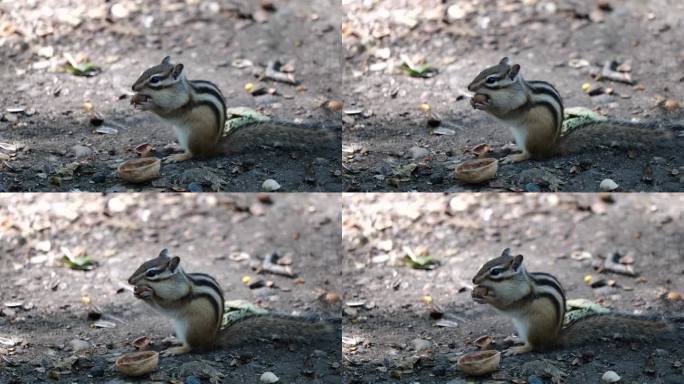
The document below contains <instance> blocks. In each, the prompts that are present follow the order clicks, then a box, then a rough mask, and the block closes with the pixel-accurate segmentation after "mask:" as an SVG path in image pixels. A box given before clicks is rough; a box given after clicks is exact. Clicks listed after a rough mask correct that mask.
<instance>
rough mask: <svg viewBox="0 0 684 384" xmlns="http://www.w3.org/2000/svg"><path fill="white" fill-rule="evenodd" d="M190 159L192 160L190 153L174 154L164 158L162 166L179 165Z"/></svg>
mask: <svg viewBox="0 0 684 384" xmlns="http://www.w3.org/2000/svg"><path fill="white" fill-rule="evenodd" d="M190 159H192V153H190V152H183V153H176V154H174V155H170V156H167V157H165V158H164V164H173V163H180V162H181V161H185V160H190Z"/></svg>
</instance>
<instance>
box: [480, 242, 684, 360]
mask: <svg viewBox="0 0 684 384" xmlns="http://www.w3.org/2000/svg"><path fill="white" fill-rule="evenodd" d="M522 262H523V256H522V255H517V256H511V250H510V249H509V248H506V249H505V250H504V251H503V253H502V254H501V256H500V257H497V258H495V259H492V260H490V261H488V262H487V263H485V264H484V265H483V266H482V267H481V268H480V270H479V271H478V272H477V274H476V275H475V277H473V284H475V287H474V288H473V292H472V298H473V300H474V301H475V302H477V303H485V304H489V305H491V306H493V307H494V308H496V309H497V310H498V311H499V312H502V313H503V314H505V315H507V316H509V317H511V318H512V320H513V325H514V326H515V329H516V331H517V332H518V336H519V338H520V340H522V341H523V342H524V344H523V345H522V346H515V347H512V348H510V349H508V350H506V351H505V354H506V355H515V354H521V353H526V352H530V351H533V350H545V349H549V348H553V347H563V346H571V345H579V344H583V343H586V342H591V341H592V340H595V339H596V338H597V336H600V335H612V334H614V333H616V332H619V333H621V334H622V335H623V336H626V337H637V336H638V335H643V336H656V335H659V334H664V333H665V332H667V331H671V330H673V328H672V324H670V323H668V322H666V321H662V320H653V319H650V318H647V317H644V316H634V315H627V314H619V313H605V314H603V313H601V314H595V315H590V316H587V317H583V318H580V319H579V320H576V321H575V322H573V323H571V324H569V325H568V326H567V327H565V328H564V327H563V321H564V318H565V310H566V306H565V290H564V289H563V286H562V285H561V283H560V281H558V279H557V278H556V277H555V276H553V275H551V274H548V273H543V272H527V270H526V269H525V266H524V265H523V264H522Z"/></svg>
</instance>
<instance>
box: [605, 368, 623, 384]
mask: <svg viewBox="0 0 684 384" xmlns="http://www.w3.org/2000/svg"><path fill="white" fill-rule="evenodd" d="M601 380H603V382H604V383H617V382H618V381H620V375H618V374H617V373H616V372H615V371H606V373H604V374H603V376H601Z"/></svg>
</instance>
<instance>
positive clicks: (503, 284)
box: [472, 248, 524, 304]
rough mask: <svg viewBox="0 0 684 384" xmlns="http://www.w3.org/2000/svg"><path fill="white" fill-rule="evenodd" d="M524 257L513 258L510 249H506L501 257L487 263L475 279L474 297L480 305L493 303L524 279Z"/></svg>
mask: <svg viewBox="0 0 684 384" xmlns="http://www.w3.org/2000/svg"><path fill="white" fill-rule="evenodd" d="M522 262H523V256H522V255H517V256H511V250H510V248H506V249H504V251H503V253H502V254H501V256H499V257H497V258H495V259H492V260H489V261H488V262H486V263H485V264H484V265H483V266H482V267H481V268H480V270H479V271H478V272H477V274H476V275H475V277H473V284H475V287H474V288H473V292H472V297H473V300H475V301H476V302H478V303H490V304H491V303H492V302H493V301H494V300H496V299H497V297H502V296H505V295H506V294H507V292H509V291H514V289H513V288H514V287H515V286H517V285H519V280H520V279H524V273H523V269H524V267H523V265H522Z"/></svg>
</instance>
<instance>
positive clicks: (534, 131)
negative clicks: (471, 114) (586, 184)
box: [468, 57, 684, 163]
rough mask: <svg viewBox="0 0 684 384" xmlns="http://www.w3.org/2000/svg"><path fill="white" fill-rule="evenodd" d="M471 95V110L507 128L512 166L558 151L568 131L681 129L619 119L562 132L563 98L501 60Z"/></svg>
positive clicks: (484, 74) (480, 76) (479, 77)
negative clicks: (512, 149) (513, 146)
mask: <svg viewBox="0 0 684 384" xmlns="http://www.w3.org/2000/svg"><path fill="white" fill-rule="evenodd" d="M468 90H469V91H471V92H474V93H475V94H474V96H473V97H472V98H471V99H470V104H471V106H472V107H473V108H475V109H479V110H483V111H485V112H487V113H489V114H490V115H492V116H494V117H495V118H497V119H498V120H500V121H502V122H504V123H506V125H508V126H509V127H510V129H511V132H512V134H513V138H514V139H515V143H516V145H517V146H518V149H519V150H520V151H521V152H520V153H514V154H511V155H509V156H507V157H505V158H504V159H503V160H502V163H514V162H519V161H524V160H528V159H530V158H545V157H549V156H552V155H554V154H556V153H557V152H558V149H559V147H560V146H561V144H562V143H563V141H564V140H565V138H567V137H568V136H569V135H570V134H571V133H572V132H575V131H577V130H579V128H584V127H587V126H593V125H599V124H600V125H612V126H619V127H636V128H647V129H652V128H665V129H682V128H684V125H683V124H681V123H674V124H671V123H661V122H655V121H651V122H645V121H644V122H633V121H626V120H619V119H605V120H600V121H588V122H586V123H580V124H578V125H576V126H573V127H572V128H571V129H568V130H565V131H564V130H563V120H564V109H563V98H562V97H561V96H560V93H559V92H558V90H556V88H555V87H554V86H553V85H551V84H550V83H547V82H545V81H526V80H524V79H523V77H522V74H521V73H520V65H519V64H513V65H511V61H510V60H509V58H508V57H504V58H503V59H502V60H501V61H500V62H499V64H497V65H495V66H492V67H489V68H486V69H485V70H483V71H482V72H480V73H479V74H478V75H477V76H476V77H475V79H474V80H473V81H472V82H471V83H470V84H469V85H468Z"/></svg>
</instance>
